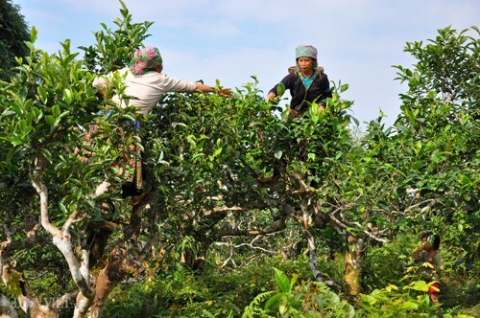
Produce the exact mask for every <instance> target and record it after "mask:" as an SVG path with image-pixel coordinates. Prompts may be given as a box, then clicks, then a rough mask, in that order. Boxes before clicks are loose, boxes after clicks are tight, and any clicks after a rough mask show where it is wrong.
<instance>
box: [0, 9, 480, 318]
mask: <svg viewBox="0 0 480 318" xmlns="http://www.w3.org/2000/svg"><path fill="white" fill-rule="evenodd" d="M120 3H121V7H122V8H121V10H120V12H121V15H122V17H121V18H120V19H117V20H115V22H114V23H115V25H116V27H117V29H116V30H113V31H112V30H110V29H109V28H108V27H107V26H106V25H104V24H103V25H102V27H103V30H102V31H99V32H97V33H95V35H96V40H97V43H96V44H94V45H92V46H89V47H84V48H82V49H83V51H84V52H85V56H84V59H82V60H79V59H78V54H76V53H72V52H71V48H70V42H69V41H65V42H64V43H62V50H61V51H60V52H59V53H58V54H52V55H49V54H47V53H46V52H44V51H42V50H40V49H37V48H36V47H35V39H36V30H35V29H34V28H33V29H32V34H31V42H27V47H28V49H29V54H27V55H26V57H25V58H24V59H23V60H21V61H20V62H21V63H20V65H19V66H17V67H16V68H15V71H16V74H15V75H14V76H12V77H11V78H10V79H9V81H8V82H2V84H1V86H0V113H1V115H0V127H1V128H0V173H1V176H0V200H1V203H2V204H1V207H0V218H1V219H2V220H4V223H5V227H6V228H7V229H8V230H9V231H8V232H7V231H6V230H5V231H4V232H2V233H1V234H0V238H1V241H2V244H3V242H10V241H11V242H14V244H13V243H12V244H13V245H12V246H14V247H15V249H12V251H9V253H8V255H7V256H8V257H9V258H8V261H9V262H10V263H11V264H14V265H15V268H16V270H18V271H22V272H23V273H24V274H26V275H25V277H26V278H27V279H29V280H30V281H34V280H35V278H37V277H40V275H39V273H42V271H45V272H48V275H43V277H44V278H43V281H42V280H38V282H37V283H34V282H33V283H32V284H31V285H30V286H32V287H33V288H34V289H35V290H36V291H37V293H39V294H40V296H44V295H48V296H50V295H54V294H57V296H58V294H60V293H68V292H71V291H75V290H76V289H77V287H78V286H74V284H72V282H71V279H70V277H67V275H64V274H63V275H62V273H65V272H67V271H68V266H67V264H66V263H65V261H64V260H63V259H62V258H61V256H60V254H59V252H58V250H57V249H56V248H54V246H53V245H52V244H51V240H50V239H51V238H50V237H49V236H48V235H47V234H46V233H45V231H40V230H36V234H35V237H34V239H29V238H30V237H31V236H29V235H30V234H31V231H32V230H33V229H34V228H35V225H38V218H39V217H38V216H39V213H38V211H39V209H40V207H41V206H40V202H38V201H39V200H38V197H37V194H36V193H35V191H33V189H32V187H31V183H30V181H31V180H32V176H34V175H36V174H38V173H39V171H38V170H39V169H38V167H39V165H38V163H39V162H44V165H41V167H42V171H41V174H42V176H43V181H44V183H45V184H46V186H47V188H48V195H49V200H48V204H47V207H48V211H49V215H48V217H49V220H50V221H51V222H52V223H53V224H54V225H56V226H58V227H59V228H62V226H64V225H65V224H66V223H67V220H70V219H69V217H70V216H71V215H72V214H73V213H74V212H78V213H80V214H81V215H82V217H81V218H78V219H75V221H73V225H72V230H71V232H70V235H71V242H72V245H73V248H72V252H73V253H76V257H77V259H81V257H82V256H81V254H80V253H79V251H80V250H82V249H83V250H88V252H89V253H90V259H89V261H90V263H89V264H90V268H89V270H91V274H92V277H97V276H96V275H99V273H100V272H101V270H102V269H106V268H108V266H109V265H111V264H112V263H115V261H116V260H121V261H122V262H124V263H122V266H119V267H117V268H116V269H115V271H114V273H115V275H112V277H113V276H115V277H114V278H115V283H119V284H120V285H119V287H118V288H117V289H116V290H114V291H113V294H112V301H111V302H109V303H108V305H107V308H106V309H105V315H106V316H115V315H118V313H122V316H123V317H128V316H132V317H134V316H135V315H136V316H138V314H139V311H142V312H141V313H140V314H143V315H145V316H155V315H157V316H165V315H167V316H177V317H181V316H183V317H202V316H205V317H215V316H218V317H227V316H232V317H234V316H239V315H241V314H242V310H243V308H246V309H245V313H244V315H245V316H246V317H247V316H256V315H265V316H267V315H274V316H275V315H278V316H298V317H301V316H302V315H303V316H312V317H313V316H318V314H321V315H330V316H335V315H337V316H338V315H348V316H352V315H353V307H352V306H351V305H349V304H348V303H346V302H345V301H344V300H342V299H341V298H340V296H339V294H340V295H341V293H339V294H335V293H334V292H332V291H331V290H330V289H329V288H328V287H326V286H325V285H324V284H322V283H319V282H311V281H309V278H311V272H313V273H314V276H315V278H316V279H324V278H334V280H335V281H337V282H340V281H341V280H342V278H343V277H342V272H343V271H344V270H345V269H346V267H347V266H346V265H345V264H344V263H345V262H344V260H343V259H342V255H343V253H344V252H346V251H348V252H351V251H352V250H354V249H353V244H352V243H350V242H349V241H347V240H346V239H345V238H346V237H347V236H349V235H353V236H354V237H355V240H354V241H355V242H357V243H358V242H362V249H360V250H359V252H358V255H357V256H358V257H357V259H356V260H355V261H356V262H357V263H358V264H360V265H363V266H367V267H368V268H367V269H366V270H365V271H364V279H363V286H364V287H365V291H366V293H365V294H364V295H363V296H362V300H360V303H359V307H361V309H359V308H357V312H356V313H357V314H366V315H370V314H371V315H373V316H375V315H377V316H378V315H380V312H381V311H382V310H384V311H385V313H388V314H391V315H392V316H395V315H397V314H398V315H419V316H422V315H424V314H425V315H426V314H433V313H434V312H433V311H432V310H433V309H432V307H431V306H430V305H429V303H428V301H427V300H428V299H427V298H426V297H425V295H417V293H416V291H419V292H422V291H423V290H424V288H425V287H426V286H427V285H426V283H412V284H407V285H406V286H397V282H399V281H400V279H401V277H402V276H403V268H402V267H403V266H404V265H405V263H406V262H407V260H408V257H409V254H410V251H411V249H412V248H413V247H414V245H415V244H416V242H414V241H415V240H416V237H417V235H418V234H420V233H422V232H424V231H425V230H427V229H434V230H435V231H437V232H438V233H439V234H440V235H441V236H442V238H443V243H442V244H443V245H442V249H443V248H444V251H445V254H444V255H445V260H446V264H447V265H448V266H449V267H450V268H452V267H454V266H455V265H456V264H457V261H458V259H461V260H463V263H462V264H464V265H461V266H460V265H459V268H458V269H455V271H454V272H450V273H446V274H447V275H446V276H445V277H447V278H450V279H452V276H453V277H455V275H456V274H457V273H460V272H461V274H462V275H464V277H465V282H468V284H467V283H466V284H465V286H458V290H459V291H464V290H465V289H468V290H471V291H472V293H473V292H474V291H475V288H476V287H475V286H477V285H475V284H476V283H475V282H473V283H472V280H474V277H475V275H476V274H478V270H479V268H480V267H479V265H478V264H479V263H478V248H479V243H478V242H479V240H478V235H479V234H478V233H477V232H478V231H476V228H475V225H476V224H478V222H479V218H480V215H479V211H480V209H479V206H478V203H479V197H478V182H479V180H480V178H479V175H478V171H480V169H478V168H479V167H478V164H479V162H480V159H479V156H478V155H479V152H478V149H477V148H478V147H477V145H478V144H479V140H478V139H479V134H478V131H479V129H478V128H479V126H478V125H479V124H478V122H479V121H478V105H477V103H478V89H477V88H478V84H479V83H478V80H479V77H478V74H479V72H478V60H479V59H478V40H477V39H476V38H474V37H473V36H467V35H466V31H462V32H460V33H459V34H457V33H456V31H454V30H453V29H451V28H447V29H444V30H440V31H439V36H438V37H437V38H436V39H435V40H432V41H430V42H431V43H430V44H428V45H427V46H423V43H421V42H418V43H409V44H407V48H406V51H407V52H410V53H411V54H412V55H413V56H414V57H415V58H417V59H418V60H419V62H418V64H416V65H415V69H414V70H409V69H406V68H403V67H401V66H397V69H398V71H399V79H400V80H401V81H405V82H408V85H409V86H408V87H409V90H408V92H407V93H405V94H402V96H401V102H402V106H401V109H402V113H401V115H400V116H399V118H398V120H397V122H396V123H395V125H394V126H393V127H389V128H387V129H385V127H384V126H383V124H382V123H381V119H382V118H381V117H380V118H379V119H378V120H376V121H372V122H371V123H369V125H368V128H367V132H366V134H365V135H364V136H363V138H362V140H360V141H358V140H355V139H354V138H353V137H352V134H351V130H350V128H349V127H350V124H351V122H355V119H354V118H353V117H351V116H350V115H349V114H348V111H349V109H350V107H351V105H352V102H350V101H346V100H343V99H342V98H341V94H342V93H343V92H344V91H345V90H346V89H348V85H338V86H337V87H335V89H334V94H333V97H332V98H331V99H328V101H327V107H326V110H325V111H320V108H319V107H318V105H317V104H315V103H313V104H312V105H311V107H310V109H309V110H308V112H307V113H305V114H304V116H303V117H301V118H287V113H286V112H285V111H284V112H283V113H282V115H281V116H277V112H278V111H281V110H282V108H281V107H280V106H279V105H278V104H273V103H269V102H266V101H265V100H264V98H263V96H262V92H261V91H259V89H258V88H257V80H256V79H255V78H253V82H251V83H247V84H246V85H244V86H243V87H241V88H236V90H235V93H234V94H233V96H232V97H231V98H228V99H225V98H223V97H221V96H219V95H218V94H200V93H193V94H167V95H165V96H164V97H163V99H162V100H161V102H160V104H159V107H157V108H156V109H155V110H154V112H153V113H152V114H150V115H148V116H146V117H143V118H138V117H137V116H136V114H135V109H134V108H125V109H117V108H116V107H114V104H113V102H112V101H111V100H110V99H109V98H108V96H107V97H99V96H97V94H96V93H97V92H96V91H95V90H94V89H93V88H92V86H91V83H92V81H93V79H94V77H95V76H96V74H104V73H106V72H109V71H115V70H117V69H119V68H121V67H124V66H125V65H126V64H127V63H128V60H129V57H130V53H131V51H132V50H133V49H135V48H138V47H141V46H142V45H143V40H144V39H145V38H147V37H148V28H149V26H150V25H151V23H150V22H145V23H133V22H132V16H131V15H130V13H129V12H128V10H127V8H126V6H125V4H124V3H123V2H120ZM472 30H473V31H476V32H478V29H477V28H472ZM113 78H114V80H113V81H114V85H113V87H111V91H110V93H115V94H117V95H120V96H122V97H123V98H126V99H128V98H127V97H126V96H124V93H123V92H124V90H125V87H124V84H123V79H122V78H121V77H120V76H119V75H118V74H117V75H114V77H113ZM220 88H221V85H220V82H217V89H220ZM136 120H138V121H139V122H140V123H141V126H142V130H141V131H140V132H137V131H135V128H134V125H131V122H132V121H136ZM92 126H95V127H96V131H92V130H91V129H90V127H92ZM87 137H88V138H87ZM131 144H135V145H136V146H137V147H138V148H140V149H142V150H143V158H142V160H143V163H144V167H145V172H146V173H145V176H146V180H147V183H146V185H147V187H146V195H145V197H144V202H143V203H142V205H141V206H142V208H143V207H145V209H143V210H137V209H136V208H135V207H132V205H131V204H130V203H129V202H128V201H126V200H122V199H120V195H119V188H120V183H121V182H122V180H121V178H120V177H119V175H118V168H117V166H119V165H121V164H122V162H123V160H124V158H125V157H126V156H127V155H129V154H130V145H131ZM35 168H37V169H35ZM272 171H273V173H272ZM271 174H273V177H274V178H273V182H272V183H268V184H267V183H264V182H260V180H259V179H261V178H260V177H261V176H265V175H266V176H269V175H271ZM103 180H108V181H109V182H111V184H112V185H111V188H110V189H109V191H108V192H107V193H106V194H105V195H103V196H101V197H100V198H96V197H95V196H94V195H93V194H92V192H93V191H94V189H95V185H97V184H98V183H99V182H101V181H103ZM107 225H108V227H106V226H107ZM106 229H108V230H106ZM11 230H14V231H13V233H14V234H13V235H10V231H11ZM100 238H101V240H100ZM10 239H11V240H10ZM9 240H10V241H9ZM307 240H308V241H307ZM389 241H390V242H392V243H388V242H389ZM306 242H307V243H306ZM384 243H387V244H385V245H381V244H384ZM28 244H32V245H31V246H30V245H28ZM349 244H350V245H349ZM363 244H364V245H363ZM2 246H3V245H2ZM443 246H444V247H443ZM367 247H368V249H367V250H366V248H367ZM365 251H366V252H365ZM2 252H3V251H2ZM442 252H443V250H442ZM307 254H308V257H307ZM317 254H318V256H317ZM352 254H353V253H352ZM4 255H6V254H3V253H2V254H0V256H1V257H2V261H3V260H6V257H7V256H5V259H4V258H3V257H4ZM280 255H281V256H282V258H280V257H279V256H280ZM364 258H365V262H364V263H362V262H363V259H364ZM399 260H400V261H399ZM132 264H133V265H132ZM271 268H275V269H274V273H275V281H274V282H272V281H271V277H270V274H269V273H270V272H271ZM360 269H361V266H360ZM309 270H310V271H311V272H309ZM318 272H320V273H318ZM55 275H58V276H59V277H61V279H60V280H59V281H58V283H57V285H55V286H54V287H55V288H51V289H50V290H48V289H47V288H45V284H46V282H50V281H51V279H52V277H55ZM297 275H298V276H297ZM449 275H450V277H449ZM289 276H291V277H293V278H292V279H289V278H288V277H289ZM477 276H478V275H477ZM297 277H298V279H297ZM13 278H15V277H13ZM13 278H12V279H13ZM452 280H453V279H452ZM275 284H276V287H277V290H275V291H273V290H274V288H275V286H274V285H275ZM332 285H333V284H332ZM338 285H341V284H338ZM398 285H400V284H398ZM385 286H387V287H385ZM370 291H371V292H370ZM414 291H415V292H414ZM369 292H370V293H369ZM16 293H17V292H15V294H16ZM459 294H460V292H459ZM107 296H108V295H107ZM417 296H418V297H417ZM471 299H472V300H475V298H474V297H472V298H471ZM146 300H148V301H150V305H148V306H146V305H145V303H146ZM104 301H106V299H104ZM248 304H250V305H248ZM451 306H452V307H453V306H456V304H452V305H451ZM452 307H451V308H452ZM139 308H141V309H139Z"/></svg>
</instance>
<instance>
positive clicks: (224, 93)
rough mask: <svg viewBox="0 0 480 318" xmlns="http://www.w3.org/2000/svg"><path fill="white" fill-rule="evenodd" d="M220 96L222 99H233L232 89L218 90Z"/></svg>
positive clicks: (223, 88)
mask: <svg viewBox="0 0 480 318" xmlns="http://www.w3.org/2000/svg"><path fill="white" fill-rule="evenodd" d="M218 95H220V96H222V97H232V95H233V92H232V90H231V89H230V88H225V87H222V88H220V89H219V90H218Z"/></svg>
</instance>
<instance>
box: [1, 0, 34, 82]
mask: <svg viewBox="0 0 480 318" xmlns="http://www.w3.org/2000/svg"><path fill="white" fill-rule="evenodd" d="M29 39H30V32H29V30H28V24H27V23H26V22H25V18H24V16H23V15H22V14H21V13H20V6H19V5H17V4H13V3H12V1H11V0H0V56H2V65H0V79H5V78H7V77H8V75H9V74H10V70H11V68H12V67H14V66H16V65H18V64H17V62H16V61H15V58H16V57H24V56H26V55H27V54H28V49H27V46H26V45H25V41H28V40H29Z"/></svg>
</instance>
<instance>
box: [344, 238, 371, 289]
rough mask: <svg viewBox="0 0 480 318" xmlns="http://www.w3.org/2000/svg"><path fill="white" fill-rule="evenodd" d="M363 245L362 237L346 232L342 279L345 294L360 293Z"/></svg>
mask: <svg viewBox="0 0 480 318" xmlns="http://www.w3.org/2000/svg"><path fill="white" fill-rule="evenodd" d="M365 245H366V243H365V240H364V239H362V238H358V237H356V236H354V235H353V234H351V233H347V249H346V251H345V272H344V280H345V287H346V291H347V294H348V295H349V296H352V297H356V296H358V295H359V294H360V290H361V285H360V279H361V277H362V267H363V260H364V251H365Z"/></svg>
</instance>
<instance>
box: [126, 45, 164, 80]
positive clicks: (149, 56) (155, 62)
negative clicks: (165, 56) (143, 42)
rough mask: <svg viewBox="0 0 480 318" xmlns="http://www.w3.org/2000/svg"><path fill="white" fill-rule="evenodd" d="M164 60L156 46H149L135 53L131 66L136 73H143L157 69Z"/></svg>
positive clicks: (131, 69)
mask: <svg viewBox="0 0 480 318" xmlns="http://www.w3.org/2000/svg"><path fill="white" fill-rule="evenodd" d="M162 62H163V61H162V56H161V55H160V51H159V50H158V49H157V48H156V47H153V46H147V47H144V48H142V49H138V50H136V51H135V52H134V53H133V57H132V60H131V61H130V63H129V66H130V71H131V72H132V73H133V74H134V75H143V74H147V73H149V72H152V71H155V70H156V69H157V68H158V67H159V66H161V65H162Z"/></svg>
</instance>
